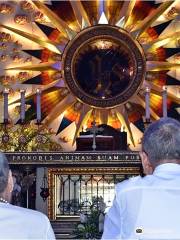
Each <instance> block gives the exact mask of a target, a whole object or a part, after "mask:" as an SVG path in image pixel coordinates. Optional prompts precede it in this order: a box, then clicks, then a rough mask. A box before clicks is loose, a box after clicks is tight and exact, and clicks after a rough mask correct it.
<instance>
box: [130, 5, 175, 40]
mask: <svg viewBox="0 0 180 240" xmlns="http://www.w3.org/2000/svg"><path fill="white" fill-rule="evenodd" d="M172 3H173V1H165V2H163V3H162V4H161V5H160V6H159V7H158V8H157V9H155V10H154V11H153V12H152V13H150V14H149V15H148V16H147V17H146V18H145V19H144V20H142V21H141V22H140V23H139V24H138V25H137V26H136V27H135V28H134V29H133V31H132V34H133V35H135V36H136V38H138V37H139V36H140V35H141V34H142V33H143V32H145V31H146V29H147V28H149V27H150V26H151V24H152V23H153V22H154V21H155V20H156V19H157V18H158V17H160V15H161V14H162V13H163V12H165V11H166V9H168V8H169V7H170V6H171V4H172Z"/></svg>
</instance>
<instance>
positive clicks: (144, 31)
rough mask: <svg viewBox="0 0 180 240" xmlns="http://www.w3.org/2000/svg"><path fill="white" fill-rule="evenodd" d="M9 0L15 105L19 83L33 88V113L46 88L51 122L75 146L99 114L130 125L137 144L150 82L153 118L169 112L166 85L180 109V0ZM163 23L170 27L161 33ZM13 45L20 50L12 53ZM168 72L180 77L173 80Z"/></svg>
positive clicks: (6, 17) (29, 93) (9, 65)
mask: <svg viewBox="0 0 180 240" xmlns="http://www.w3.org/2000/svg"><path fill="white" fill-rule="evenodd" d="M3 4H4V5H3V6H2V4H0V14H1V16H0V17H1V18H2V21H1V24H0V26H1V29H2V30H1V40H2V43H1V52H2V53H1V69H2V74H1V80H2V85H1V89H3V88H4V87H10V88H11V91H12V93H11V95H10V97H11V99H10V102H9V103H10V110H11V112H12V111H14V108H15V106H16V105H17V103H18V101H19V95H18V94H17V90H18V89H22V88H23V89H26V104H27V106H28V107H27V113H26V118H27V120H33V119H34V118H35V109H34V106H35V101H36V100H35V99H36V98H35V96H36V89H37V88H41V90H42V113H43V114H42V116H43V123H44V124H46V125H47V126H48V127H50V128H53V129H54V130H55V131H56V132H57V135H56V136H55V138H57V139H61V140H62V139H63V138H64V136H66V138H67V141H66V142H68V141H69V144H70V145H71V146H72V145H74V142H75V139H76V137H77V136H78V134H79V132H80V131H81V129H82V128H83V127H85V126H86V127H88V126H89V125H90V123H91V122H92V121H93V120H95V121H96V122H97V123H98V124H102V123H105V124H109V125H112V126H113V127H115V128H120V127H121V126H124V127H125V128H126V131H127V132H128V137H129V143H130V146H131V148H132V149H133V147H135V146H137V145H138V143H139V142H140V137H141V135H142V131H143V126H140V124H141V123H142V124H143V122H142V116H143V115H144V110H145V98H144V95H145V89H146V88H149V89H150V91H151V100H150V107H151V108H150V113H151V118H152V119H153V120H157V119H159V117H161V116H162V113H161V110H160V108H161V105H162V87H163V86H164V85H167V94H168V106H169V107H172V104H175V105H174V106H175V108H177V109H178V104H179V103H180V101H179V93H178V91H179V90H178V89H179V84H178V80H179V75H178V74H179V69H180V60H179V59H180V57H179V52H178V47H179V46H180V27H177V25H178V24H177V25H176V27H175V24H176V19H177V16H178V14H179V5H178V1H161V3H158V4H156V3H154V2H153V3H150V2H146V1H138V0H131V1H113V0H106V1H59V2H58V1H54V2H53V1H45V2H43V1H18V2H16V1H14V2H13V1H9V2H8V1H6V2H5V3H3ZM15 9H16V12H15ZM17 9H20V10H17ZM140 9H141V10H142V9H144V12H142V11H141V10H140ZM18 11H20V14H17V12H18ZM174 19H175V20H174ZM177 22H178V20H177ZM166 23H168V24H167V25H166V27H164V25H163V24H166ZM178 23H179V22H178ZM160 25H161V26H162V29H163V28H164V29H163V31H162V29H161V32H160V33H159V32H158V30H159V29H158V26H160ZM169 26H170V27H169ZM45 30H47V31H49V32H48V34H45V32H46V33H47V31H45ZM3 33H4V35H3ZM47 35H48V37H47ZM8 37H9V40H8ZM17 39H18V40H17ZM31 44H32V45H31ZM9 48H11V51H12V55H13V56H11V61H10V60H9V61H6V60H5V59H6V58H10V53H8V49H9ZM173 48H174V49H176V51H174V50H173V51H172V54H171V55H170V56H169V54H168V55H167V54H166V50H168V49H173ZM102 59H103V63H102ZM103 64H104V65H105V66H104V65H103ZM167 76H171V78H174V81H177V84H176V85H175V86H173V87H171V86H170V85H171V83H167V78H168V77H167ZM8 77H9V78H8ZM13 77H14V78H13ZM94 79H95V80H94ZM12 118H13V121H15V122H16V121H17V118H15V117H12ZM135 122H136V123H137V122H138V124H139V125H138V124H135ZM70 126H71V127H70Z"/></svg>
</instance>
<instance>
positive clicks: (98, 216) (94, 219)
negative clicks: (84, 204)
mask: <svg viewBox="0 0 180 240" xmlns="http://www.w3.org/2000/svg"><path fill="white" fill-rule="evenodd" d="M105 208H106V204H105V203H104V200H103V198H102V197H93V198H92V203H91V205H90V207H89V212H87V213H81V214H80V223H79V224H77V226H76V229H75V231H74V235H75V238H76V239H100V238H101V236H102V232H103V227H104V215H105V214H104V211H105Z"/></svg>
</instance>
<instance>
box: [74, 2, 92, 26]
mask: <svg viewBox="0 0 180 240" xmlns="http://www.w3.org/2000/svg"><path fill="white" fill-rule="evenodd" d="M70 3H71V6H72V9H73V12H74V15H75V16H76V19H77V20H78V23H79V26H80V27H81V28H85V27H89V26H91V24H90V21H89V18H88V16H87V13H86V11H85V9H84V7H83V5H82V3H81V1H80V0H76V1H74V0H71V1H70Z"/></svg>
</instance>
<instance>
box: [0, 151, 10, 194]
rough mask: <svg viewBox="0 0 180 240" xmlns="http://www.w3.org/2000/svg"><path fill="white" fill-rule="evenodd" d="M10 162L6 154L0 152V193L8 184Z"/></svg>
mask: <svg viewBox="0 0 180 240" xmlns="http://www.w3.org/2000/svg"><path fill="white" fill-rule="evenodd" d="M8 176H9V164H8V161H7V158H6V156H5V155H4V154H3V153H0V195H1V193H3V192H4V190H5V189H6V187H7V184H8Z"/></svg>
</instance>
